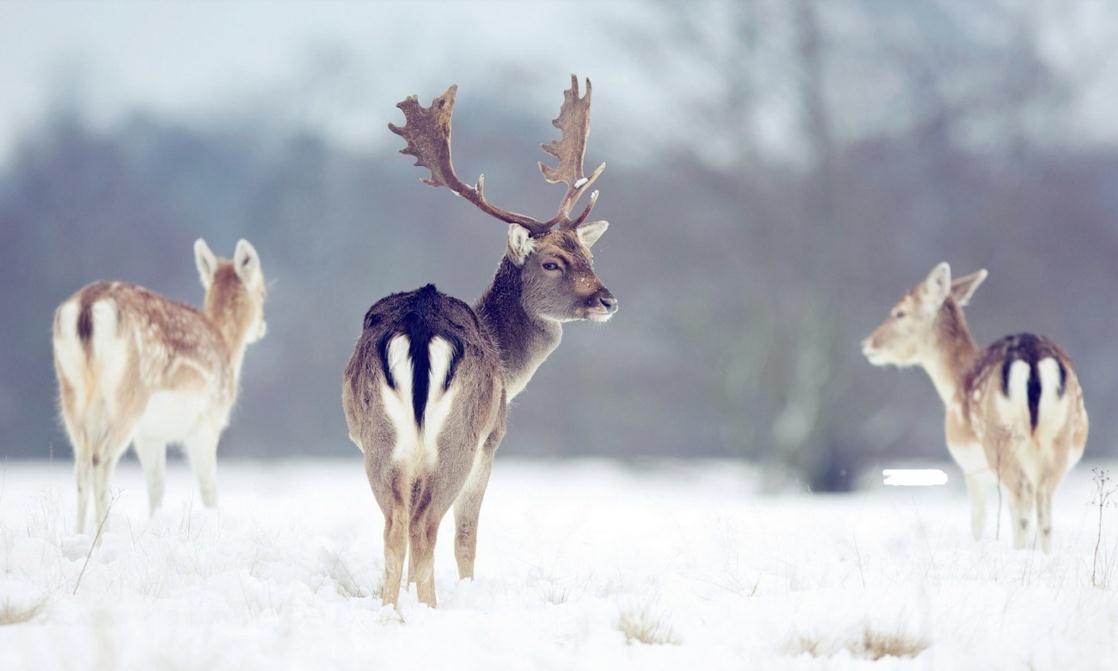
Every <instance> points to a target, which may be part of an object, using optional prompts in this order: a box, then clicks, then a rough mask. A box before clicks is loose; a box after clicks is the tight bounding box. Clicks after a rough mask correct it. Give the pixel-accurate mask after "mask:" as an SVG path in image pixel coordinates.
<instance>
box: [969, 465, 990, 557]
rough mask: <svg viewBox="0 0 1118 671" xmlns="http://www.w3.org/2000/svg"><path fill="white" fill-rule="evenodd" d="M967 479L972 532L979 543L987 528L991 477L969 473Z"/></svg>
mask: <svg viewBox="0 0 1118 671" xmlns="http://www.w3.org/2000/svg"><path fill="white" fill-rule="evenodd" d="M965 478H966V483H967V495H968V496H969V498H970V532H971V536H973V537H974V540H976V541H978V540H982V532H983V530H984V529H985V528H986V495H987V493H988V491H989V487H990V477H989V476H987V475H985V474H983V473H968V474H967V475H966V476H965Z"/></svg>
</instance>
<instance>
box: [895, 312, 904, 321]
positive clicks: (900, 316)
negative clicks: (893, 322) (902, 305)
mask: <svg viewBox="0 0 1118 671" xmlns="http://www.w3.org/2000/svg"><path fill="white" fill-rule="evenodd" d="M904 314H905V313H904V310H897V311H896V312H894V313H893V319H904Z"/></svg>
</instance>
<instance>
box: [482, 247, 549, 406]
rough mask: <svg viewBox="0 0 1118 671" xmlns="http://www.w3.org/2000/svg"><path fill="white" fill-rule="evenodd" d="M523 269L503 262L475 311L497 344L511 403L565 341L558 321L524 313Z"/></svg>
mask: <svg viewBox="0 0 1118 671" xmlns="http://www.w3.org/2000/svg"><path fill="white" fill-rule="evenodd" d="M522 299H523V286H522V281H521V278H520V269H519V268H517V267H516V266H514V265H513V264H512V262H511V261H509V259H508V257H507V256H506V257H505V258H503V259H501V264H500V266H498V268H497V274H496V275H495V276H494V277H493V282H492V283H491V284H490V285H489V288H488V289H486V290H485V293H484V294H482V296H481V298H480V299H479V300H478V302H477V304H476V305H475V306H474V309H475V310H476V312H477V313H478V316H479V317H480V318H481V321H482V322H483V323H484V324H485V325H486V327H487V328H488V329H489V332H490V333H491V334H492V335H493V337H494V338H495V339H496V341H497V346H498V348H499V350H500V353H501V365H502V369H503V371H504V381H505V389H506V394H507V398H508V400H510V401H511V400H512V398H513V397H514V396H516V395H517V394H518V393H520V392H521V391H522V390H523V389H524V387H525V386H526V385H527V384H528V381H529V380H531V379H532V375H534V374H535V372H536V369H537V368H539V367H540V364H542V363H543V362H544V360H545V359H547V357H548V355H550V354H551V353H552V352H553V351H555V348H556V347H558V346H559V341H560V340H561V339H562V337H563V327H562V325H560V324H559V322H557V321H553V320H550V319H544V318H542V317H540V316H538V315H534V314H530V313H529V312H528V311H527V310H525V309H524V302H523V300H522Z"/></svg>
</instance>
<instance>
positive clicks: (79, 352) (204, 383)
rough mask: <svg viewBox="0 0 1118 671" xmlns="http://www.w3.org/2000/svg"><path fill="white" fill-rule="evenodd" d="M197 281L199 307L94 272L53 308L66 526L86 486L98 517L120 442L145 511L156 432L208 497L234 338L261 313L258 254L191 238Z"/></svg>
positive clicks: (235, 352) (159, 461)
mask: <svg viewBox="0 0 1118 671" xmlns="http://www.w3.org/2000/svg"><path fill="white" fill-rule="evenodd" d="M194 260H195V262H196V263H197V265H198V274H199V275H200V277H201V279H202V286H203V287H205V290H206V297H205V303H204V306H203V308H202V309H201V310H197V309H195V308H193V307H191V306H189V305H183V304H181V303H176V302H174V301H171V300H169V299H167V298H164V297H163V296H160V295H158V294H156V293H153V292H151V291H148V290H147V289H145V288H143V287H140V286H136V285H135V284H128V283H126V282H95V283H93V284H89V285H87V286H85V287H83V288H82V289H81V290H80V291H78V292H77V293H76V294H74V295H73V296H71V297H70V298H68V299H66V301H64V302H63V303H62V304H61V305H60V306H59V307H58V309H57V310H56V311H55V314H54V337H53V342H54V367H55V372H56V373H57V374H58V388H59V396H60V397H61V399H60V400H61V406H62V419H63V421H64V423H65V425H66V432H67V433H68V434H69V436H70V442H71V443H72V444H73V446H74V468H75V472H76V475H77V483H78V518H77V530H78V532H79V533H81V532H82V531H83V530H84V528H85V518H86V505H87V502H88V497H89V494H90V491H91V490H92V493H93V498H94V503H95V505H96V514H97V517H96V520H97V522H95V524H94V527H95V528H96V526H97V523H102V522H103V521H104V519H105V515H106V513H107V509H108V502H109V481H110V480H111V478H112V474H113V470H114V469H115V467H116V463H117V461H118V460H119V459H120V457H121V455H123V454H124V451H125V450H127V449H128V445H129V443H132V444H134V445H135V446H136V454H137V456H139V458H140V464H141V465H142V467H143V470H144V475H145V477H146V479H147V487H148V503H149V505H150V508H151V511H152V512H154V511H155V510H156V508H158V507H159V505H160V503H161V501H162V499H163V471H164V465H165V464H166V457H167V443H182V444H183V446H184V447H185V448H186V454H187V457H188V458H189V459H190V464H191V467H192V468H193V469H194V473H195V475H196V476H197V477H198V484H199V486H200V488H201V490H202V502H203V503H205V505H207V506H214V505H216V503H217V489H216V486H215V483H214V471H215V469H216V463H217V443H218V439H219V438H220V437H221V432H222V431H223V430H224V429H225V427H226V425H227V424H228V423H229V413H230V411H231V410H232V408H233V403H234V401H235V400H236V398H237V384H238V379H239V377H240V371H241V361H242V360H243V358H244V352H245V347H246V346H247V345H248V344H249V343H252V342H255V341H257V340H259V339H260V338H261V337H263V335H264V331H265V329H266V326H265V322H264V276H263V274H262V272H261V268H260V257H259V256H257V254H256V250H255V249H254V248H253V246H252V245H251V244H249V243H248V241H246V240H241V241H239V242H238V243H237V247H236V251H235V253H234V255H233V260H232V261H229V260H227V259H219V258H217V257H216V256H214V253H213V252H212V251H210V248H209V246H207V245H206V243H205V241H203V240H201V239H199V240H198V241H196V242H195V243H194Z"/></svg>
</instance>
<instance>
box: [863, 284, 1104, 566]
mask: <svg viewBox="0 0 1118 671" xmlns="http://www.w3.org/2000/svg"><path fill="white" fill-rule="evenodd" d="M984 279H986V271H985V270H980V271H978V272H977V273H974V274H971V275H968V276H966V277H962V278H959V279H958V280H955V282H952V281H951V268H950V266H948V265H947V264H946V263H941V264H939V265H937V266H936V267H935V268H934V269H933V270H932V272H931V274H930V275H929V276H928V278H927V279H926V280H925V281H924V282H921V283H920V284H918V285H916V286H915V287H913V288H912V289H911V290H909V291H908V292H907V293H906V294H905V295H904V296H902V297H901V299H900V301H898V302H897V303H896V305H895V306H894V307H893V310H892V312H891V314H890V317H889V318H888V319H886V320H885V322H884V323H882V324H881V326H879V327H878V328H877V330H875V331H874V332H873V334H871V335H870V337H868V338H866V340H865V341H863V343H862V349H863V353H864V354H865V355H866V357H867V358H868V359H869V360H870V363H872V364H874V365H887V364H893V365H896V366H902V367H904V366H922V367H923V368H924V369H925V370H926V371H927V372H928V375H929V377H931V379H932V383H933V385H935V388H936V391H937V392H938V393H939V396H940V398H941V399H942V400H943V403H944V406H945V408H946V418H945V433H946V437H947V448H948V451H949V452H950V453H951V456H952V457H953V458H954V459H955V461H956V462H957V463H958V464H959V466H960V467H961V468H962V469H963V473H964V476H965V479H966V484H967V490H968V493H969V496H970V502H971V531H972V533H973V535H974V537H975V538H976V539H978V538H981V536H982V530H983V527H984V525H985V504H986V493H987V489H988V487H989V484H991V483H995V482H996V483H998V484H999V485H1000V486H1001V487H1003V488H1004V489H1005V491H1006V492H1007V493H1008V495H1009V503H1010V510H1011V513H1012V518H1013V539H1014V546H1015V547H1018V548H1021V547H1024V546H1025V545H1026V543H1027V539H1028V535H1029V526H1030V520H1031V518H1032V513H1033V510H1034V509H1035V511H1036V518H1037V526H1038V529H1039V539H1040V544H1041V547H1042V548H1043V549H1044V551H1045V552H1048V551H1049V550H1050V548H1051V543H1052V496H1053V495H1054V494H1055V491H1056V488H1057V487H1058V486H1059V484H1060V482H1061V481H1062V480H1063V478H1064V475H1065V474H1066V473H1067V472H1068V470H1070V469H1071V467H1072V466H1074V465H1075V464H1076V463H1077V462H1078V461H1079V459H1080V457H1082V456H1083V449H1084V446H1085V445H1086V443H1087V427H1088V422H1087V412H1086V410H1085V409H1084V406H1083V390H1082V389H1081V388H1080V386H1079V379H1078V377H1077V376H1076V374H1075V370H1074V368H1073V367H1072V363H1071V360H1070V359H1069V358H1068V356H1067V354H1065V353H1064V351H1063V350H1061V349H1060V348H1059V347H1057V346H1056V345H1055V344H1054V343H1052V342H1051V341H1049V340H1048V339H1046V338H1042V337H1039V336H1035V335H1032V334H1028V333H1022V334H1018V335H1013V336H1007V337H1005V338H1002V339H1001V340H998V341H997V342H995V343H994V344H992V345H990V346H988V347H985V348H979V347H978V346H977V345H976V344H975V342H974V339H973V338H972V337H971V335H970V330H969V329H968V328H967V322H966V319H965V317H964V316H963V307H964V306H966V305H967V304H968V303H969V301H970V298H971V296H972V295H973V294H974V291H975V289H976V288H977V287H978V285H979V284H981V283H982V281H983V280H984Z"/></svg>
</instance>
